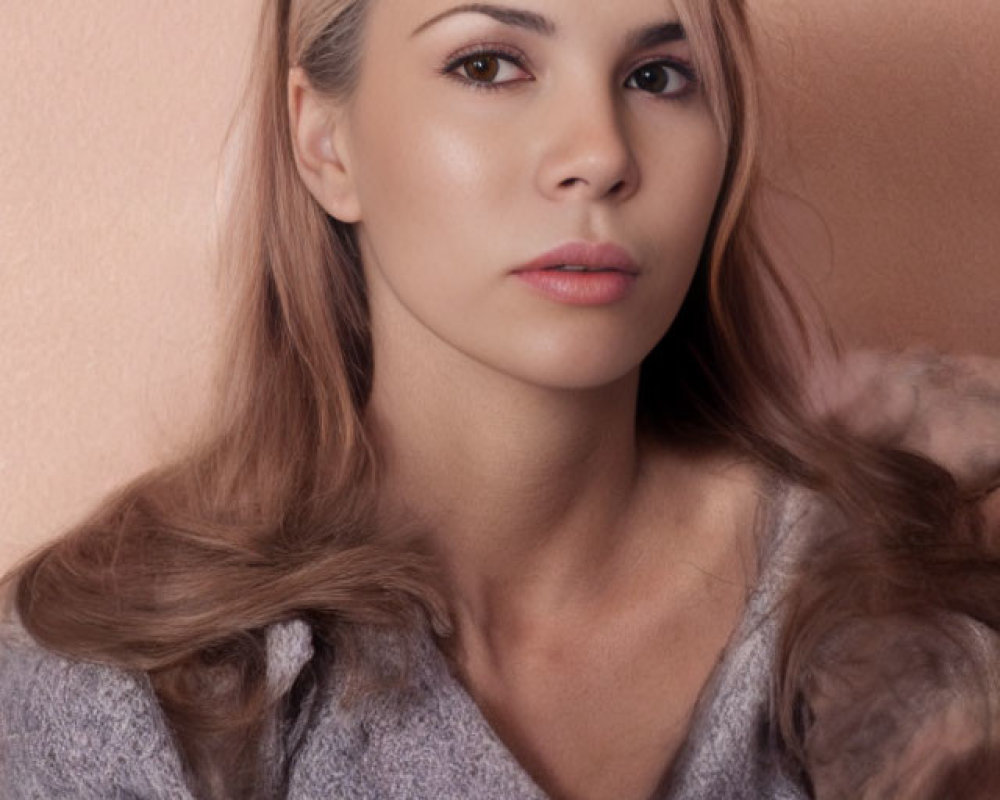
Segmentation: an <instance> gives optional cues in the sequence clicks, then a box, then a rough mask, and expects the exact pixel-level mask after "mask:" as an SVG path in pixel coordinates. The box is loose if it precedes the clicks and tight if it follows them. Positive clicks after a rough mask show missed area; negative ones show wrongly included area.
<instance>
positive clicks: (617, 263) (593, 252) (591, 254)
mask: <svg viewBox="0 0 1000 800" xmlns="http://www.w3.org/2000/svg"><path fill="white" fill-rule="evenodd" d="M562 266H576V267H587V268H588V269H610V270H615V271H617V272H625V273H628V274H630V275H635V274H638V272H639V270H638V268H637V267H636V263H635V261H634V260H633V258H632V256H630V255H629V254H628V251H627V250H625V248H623V247H621V246H619V245H617V244H613V243H610V242H600V243H595V242H569V243H567V244H563V245H560V246H559V247H556V248H554V249H552V250H549V251H548V252H547V253H543V254H542V255H540V256H538V258H535V259H532V260H531V261H529V262H528V263H527V264H522V265H521V266H520V267H518V268H517V269H515V270H514V271H515V272H531V271H533V270H540V269H550V268H552V267H562Z"/></svg>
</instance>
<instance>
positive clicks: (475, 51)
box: [441, 44, 699, 100]
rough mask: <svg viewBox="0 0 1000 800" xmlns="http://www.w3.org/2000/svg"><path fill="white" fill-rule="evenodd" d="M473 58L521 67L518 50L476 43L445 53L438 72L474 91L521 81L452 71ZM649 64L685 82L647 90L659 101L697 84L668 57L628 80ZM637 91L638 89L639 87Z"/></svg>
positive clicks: (687, 69) (689, 72) (692, 72)
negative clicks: (674, 88)
mask: <svg viewBox="0 0 1000 800" xmlns="http://www.w3.org/2000/svg"><path fill="white" fill-rule="evenodd" d="M477 57H478V58H483V57H490V58H497V59H500V60H502V61H507V62H509V63H511V64H513V65H514V66H515V67H517V68H518V69H522V70H523V69H525V66H524V61H525V59H524V57H523V55H522V54H521V53H519V52H517V51H515V50H512V49H509V48H507V47H505V46H504V45H493V44H479V45H475V46H473V47H471V48H468V49H466V50H463V51H460V52H458V53H455V54H453V55H451V56H449V57H448V59H447V60H446V61H445V63H444V65H443V66H442V67H441V73H442V74H443V75H446V76H447V77H449V78H451V79H452V80H455V81H458V83H460V84H462V85H463V86H466V87H468V88H470V89H473V90H475V91H485V92H498V91H500V90H502V89H505V88H507V86H508V85H509V84H512V83H522V81H505V82H503V83H489V82H486V81H476V80H472V79H471V78H467V77H463V76H462V75H460V74H458V72H456V70H458V68H459V67H461V66H462V65H463V64H465V63H466V62H469V61H472V60H474V59H475V58H477ZM653 66H663V67H666V68H668V69H671V70H673V71H674V72H676V73H678V74H679V75H680V76H681V77H682V78H684V80H685V81H687V86H685V87H684V88H683V89H681V90H680V91H679V92H676V93H672V94H658V93H656V92H647V94H651V95H652V96H653V97H657V98H660V99H662V100H680V99H683V98H684V97H687V96H688V95H689V94H691V93H692V92H693V91H694V90H695V89H696V88H697V86H698V82H699V81H698V74H697V72H695V70H694V68H693V67H692V66H691V65H690V64H688V63H687V62H685V61H681V60H678V59H672V58H659V59H654V60H652V61H647V62H646V63H644V64H639V65H638V66H637V67H635V68H634V69H633V70H632V71H631V72H630V73H629V80H631V79H632V76H634V75H635V74H636V73H637V72H638V71H639V70H641V69H644V68H646V67H653ZM637 91H642V90H641V89H639V90H637Z"/></svg>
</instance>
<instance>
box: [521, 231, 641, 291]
mask: <svg viewBox="0 0 1000 800" xmlns="http://www.w3.org/2000/svg"><path fill="white" fill-rule="evenodd" d="M565 265H572V266H576V267H585V268H587V270H590V271H588V272H568V271H564V270H557V269H554V268H555V267H560V266H565ZM514 274H515V275H517V277H518V278H520V279H521V280H523V281H524V282H525V283H527V284H529V285H531V286H532V287H534V288H535V289H537V290H538V291H539V292H541V293H542V294H544V295H546V296H547V297H549V298H550V299H552V300H555V301H557V302H559V303H564V304H566V305H577V306H600V305H609V304H611V303H615V302H618V301H619V300H622V299H623V298H625V297H626V296H627V295H628V293H629V291H630V290H631V289H632V287H633V285H634V284H635V282H636V278H637V276H638V274H639V270H638V268H637V267H636V265H635V262H634V261H633V260H632V257H631V256H630V255H629V254H628V253H627V252H626V251H625V250H624V249H623V248H621V247H619V246H618V245H615V244H590V243H589V242H571V243H570V244H566V245H563V246H561V247H557V248H555V249H554V250H550V251H549V252H547V253H544V254H543V255H541V256H539V257H538V258H536V259H534V260H533V261H530V262H528V263H527V264H525V265H523V266H521V267H518V268H517V269H516V270H514Z"/></svg>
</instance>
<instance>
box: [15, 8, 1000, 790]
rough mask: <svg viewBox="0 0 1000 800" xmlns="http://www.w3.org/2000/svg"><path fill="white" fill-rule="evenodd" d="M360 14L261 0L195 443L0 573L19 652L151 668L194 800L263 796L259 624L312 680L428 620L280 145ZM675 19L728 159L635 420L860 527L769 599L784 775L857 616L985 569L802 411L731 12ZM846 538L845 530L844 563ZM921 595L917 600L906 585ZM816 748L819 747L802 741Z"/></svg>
mask: <svg viewBox="0 0 1000 800" xmlns="http://www.w3.org/2000/svg"><path fill="white" fill-rule="evenodd" d="M367 5H368V3H367V2H365V1H364V0H265V3H264V9H263V13H262V17H261V22H260V28H259V34H258V44H257V50H256V57H255V61H254V67H253V73H252V80H251V84H250V88H249V91H248V94H247V100H246V103H245V108H244V111H243V128H242V130H243V131H244V132H245V134H246V141H245V143H244V144H245V150H244V151H241V157H240V158H241V162H240V169H239V175H238V181H237V184H236V186H235V188H234V191H233V207H232V209H231V213H230V216H229V225H228V237H229V239H228V241H229V246H228V248H227V250H226V254H225V262H226V265H227V269H228V272H229V274H230V276H231V277H232V279H233V280H234V281H235V282H236V284H237V287H238V289H237V291H236V297H237V298H238V299H237V305H236V311H235V314H234V324H233V328H232V332H231V335H230V339H229V344H228V350H229V354H230V357H229V359H228V361H227V364H228V366H227V368H226V369H225V371H224V372H223V374H222V375H221V376H220V381H219V388H218V396H217V398H216V402H215V406H214V408H215V414H214V416H213V418H212V421H211V425H210V426H209V429H208V430H207V431H206V432H205V434H204V436H203V437H202V438H201V442H202V444H200V445H199V446H198V447H196V448H195V449H194V450H193V451H192V452H191V453H189V454H188V455H187V456H186V457H184V458H183V459H180V460H178V461H176V462H174V463H172V464H169V465H167V466H165V467H162V468H160V469H157V470H155V471H153V472H151V473H149V474H147V475H144V476H142V477H141V478H139V479H138V480H136V481H135V482H134V483H132V484H131V485H129V486H127V487H125V488H124V489H122V490H121V491H120V492H119V493H117V494H116V495H115V496H113V497H111V498H109V499H108V500H107V501H106V502H105V503H104V504H103V505H102V506H101V507H100V508H99V509H98V510H97V511H96V512H95V513H94V514H93V515H92V516H91V517H90V518H89V519H87V520H86V521H85V522H83V523H82V524H80V525H79V526H77V527H76V528H75V529H74V530H72V531H71V532H69V533H68V534H67V535H65V536H63V537H62V538H60V539H59V540H58V541H56V542H54V543H53V544H50V545H48V546H47V547H45V548H44V549H43V550H41V551H40V552H39V553H37V554H36V555H34V556H33V557H32V558H31V559H30V560H28V561H27V562H26V563H25V564H24V565H23V566H22V567H20V568H19V569H18V570H17V571H16V572H15V573H13V579H14V580H15V607H16V610H17V612H18V614H19V616H20V619H21V621H22V622H23V624H24V626H25V627H26V629H27V630H28V631H29V632H30V633H31V634H32V635H33V636H34V637H35V638H36V639H37V640H38V641H40V642H41V643H43V644H44V645H46V646H48V647H50V648H52V649H54V650H57V651H60V652H63V653H66V654H68V655H70V656H72V657H75V658H82V659H89V660H95V661H101V662H106V663H110V664H114V665H116V666H119V667H122V668H125V669H128V670H133V671H139V672H142V673H146V674H147V675H148V676H149V678H150V680H151V682H152V686H153V688H154V690H155V693H156V696H157V698H158V701H159V703H160V704H161V706H162V708H163V709H164V712H165V714H166V716H167V718H168V720H169V722H170V726H171V729H172V730H173V732H174V735H175V738H176V741H177V743H178V747H179V750H180V752H181V754H182V756H183V760H184V763H185V766H186V769H187V771H188V774H189V780H190V783H191V786H192V789H193V790H194V791H195V792H196V793H197V794H198V795H199V796H204V797H206V798H229V797H240V798H246V797H254V796H258V795H259V794H262V793H263V791H264V790H262V789H260V786H261V782H260V778H261V775H260V772H259V770H260V766H259V758H258V756H259V747H260V742H261V738H262V735H263V731H264V730H265V727H266V726H267V724H268V723H269V720H271V719H273V718H274V716H275V715H278V714H283V713H294V704H295V700H294V699H293V697H292V696H280V697H276V696H272V694H271V693H270V692H269V690H268V684H267V681H266V650H265V632H266V630H267V628H268V626H270V625H273V624H274V623H276V622H281V621H284V620H289V619H292V618H304V619H305V620H307V621H308V622H309V623H310V624H311V626H312V629H313V631H314V645H315V649H316V656H315V658H314V662H315V663H314V667H315V669H314V673H315V674H316V675H317V676H319V677H318V678H317V680H319V679H321V678H322V676H323V675H325V674H328V672H329V668H330V665H331V664H332V660H333V658H334V654H336V657H337V658H338V659H341V658H345V657H348V658H349V657H350V654H351V653H352V652H355V651H356V649H357V648H356V647H355V642H356V636H357V630H358V626H360V625H378V626H387V627H393V628H396V629H400V630H410V629H413V628H415V627H418V626H421V625H426V624H427V623H428V622H429V623H430V624H431V625H432V626H433V627H434V629H435V630H436V631H437V632H438V633H439V634H441V635H445V634H447V632H448V625H449V622H448V614H447V608H446V604H445V603H444V601H443V599H442V597H441V595H440V593H439V592H438V591H437V590H436V588H435V586H436V582H435V579H434V577H435V576H434V573H433V567H432V565H431V564H430V562H429V560H428V558H427V557H426V556H425V555H424V554H423V553H422V552H421V550H420V547H419V544H418V543H417V542H409V543H406V544H402V545H400V544H391V543H390V542H396V541H397V540H398V537H395V536H393V537H390V536H387V535H386V533H387V532H384V531H381V530H379V528H378V526H377V524H376V507H377V499H378V491H379V489H378V486H379V480H378V478H379V475H378V472H379V470H378V457H377V453H376V452H375V449H374V447H373V444H372V442H371V440H370V438H369V434H368V432H367V431H366V429H365V425H364V410H365V405H366V402H367V398H368V395H369V392H370V388H371V385H370V382H371V373H372V347H371V341H370V333H369V324H368V310H367V305H366V298H365V286H364V281H363V278H362V272H361V269H360V263H359V255H358V251H357V247H356V243H355V240H354V235H353V231H352V230H351V228H350V226H347V225H344V224H342V223H340V222H338V221H336V220H334V219H332V218H331V217H329V216H327V215H326V214H325V213H324V211H323V210H322V209H321V208H320V206H319V205H318V204H317V203H316V201H315V200H314V199H313V198H312V196H311V195H310V194H309V192H308V191H307V190H306V188H305V187H304V185H303V183H302V181H301V180H300V178H299V176H298V174H297V172H296V169H295V163H294V159H293V153H292V142H291V133H290V128H289V121H288V111H287V108H288V103H287V100H288V98H287V76H288V72H289V69H290V68H292V67H294V66H299V67H301V68H302V69H303V70H304V71H305V73H306V75H307V76H308V78H309V80H310V81H311V83H312V85H313V86H314V87H315V88H316V89H317V90H319V91H320V92H322V93H325V94H328V95H329V96H331V97H344V96H347V95H349V94H350V93H351V92H352V91H353V89H354V87H355V85H356V82H357V77H358V71H359V68H360V63H361V54H362V47H363V39H364V36H363V34H364V26H365V17H366V9H367ZM677 7H678V10H679V13H680V15H681V18H682V22H683V24H684V26H685V28H686V30H687V31H688V34H689V37H690V39H691V41H692V44H693V47H694V49H695V53H696V56H697V58H698V60H699V67H700V71H701V72H702V74H703V75H704V78H705V81H704V82H705V85H706V87H707V91H708V93H709V100H710V103H711V106H712V108H713V110H714V112H715V116H716V118H717V120H718V124H719V126H720V129H721V130H722V131H723V132H724V134H725V136H726V141H727V142H728V162H727V168H726V173H725V178H724V182H723V186H722V190H721V193H720V196H719V199H718V203H717V208H716V211H715V214H714V216H713V219H712V222H711V226H710V229H709V231H708V233H707V237H706V243H705V247H704V252H703V255H702V259H701V263H700V265H699V268H698V270H697V273H696V277H695V280H694V283H693V285H692V287H691V290H690V292H689V294H688V296H687V298H686V300H685V302H684V304H683V307H682V308H681V310H680V312H679V314H678V316H677V318H676V320H675V321H674V323H673V325H672V326H671V328H670V330H669V332H668V333H667V334H666V336H665V337H664V339H663V340H662V341H661V342H660V343H659V344H658V345H657V346H656V348H655V349H654V350H653V352H652V353H650V355H649V356H648V357H647V359H646V360H645V362H644V363H643V366H642V372H641V379H640V390H639V403H638V409H637V414H638V422H639V424H640V425H642V426H643V428H644V430H646V431H648V432H649V433H650V435H657V436H665V437H680V438H684V439H686V440H689V441H700V442H714V443H722V444H725V445H726V446H729V447H731V448H733V449H735V450H737V451H739V452H741V453H743V454H745V455H747V456H749V457H751V458H753V459H755V460H756V461H758V462H760V463H762V464H765V465H767V466H768V467H769V468H770V469H772V470H773V471H775V472H776V473H778V474H779V475H781V476H783V477H784V478H786V479H788V480H791V481H794V482H796V483H801V484H804V485H806V486H808V487H810V488H812V489H814V490H816V491H818V492H820V493H822V494H823V495H824V496H825V497H828V498H830V500H831V503H832V504H833V505H834V506H835V507H836V508H837V509H839V510H840V511H841V512H842V514H843V515H844V518H845V519H847V520H850V521H851V525H850V526H849V527H850V528H851V530H852V531H854V532H855V533H854V534H852V536H850V537H842V538H841V539H840V540H839V541H840V544H835V545H830V546H828V547H826V548H825V549H822V550H820V551H818V552H817V553H816V554H815V557H813V558H811V559H810V560H809V567H808V572H807V574H806V575H804V576H803V577H802V578H801V579H800V580H799V581H798V582H797V584H796V587H795V588H793V590H792V592H791V594H790V597H789V601H788V609H789V610H788V615H787V618H788V621H787V623H786V625H785V627H784V631H783V636H782V645H781V652H780V663H779V665H778V676H779V677H778V681H777V685H776V709H777V712H776V719H777V721H778V723H779V725H780V729H781V731H782V734H783V737H782V741H783V742H784V744H785V748H786V750H787V752H788V753H789V757H790V761H791V764H792V768H793V769H798V770H801V771H803V772H804V773H805V772H808V771H809V769H810V768H811V765H812V764H815V763H817V760H819V761H822V759H823V758H824V757H825V756H824V753H827V752H835V751H836V748H837V746H838V745H837V741H836V738H835V737H832V739H831V737H829V736H828V737H826V739H823V738H822V737H817V736H816V735H815V734H814V733H813V734H808V731H810V730H811V728H809V724H807V723H809V722H810V720H811V717H810V714H809V710H808V697H809V687H810V686H811V685H812V683H811V681H812V682H814V681H815V676H816V675H818V674H821V673H822V672H823V670H824V669H825V668H826V665H828V663H832V662H830V659H829V658H827V657H826V655H825V654H826V653H827V652H828V650H829V647H828V644H829V642H830V641H831V640H832V638H834V637H835V636H836V635H838V633H839V632H842V631H843V630H845V627H849V624H850V623H851V622H852V621H855V620H857V619H863V618H875V617H877V618H882V617H885V616H886V615H890V614H894V613H899V612H902V611H905V612H906V613H909V614H916V615H917V616H919V615H920V614H924V616H928V615H929V614H930V612H931V611H933V612H934V613H938V612H940V611H945V612H948V611H960V612H961V613H963V614H967V615H969V616H971V617H972V618H974V619H976V620H980V621H982V622H983V623H985V624H986V625H988V626H990V627H991V628H992V629H993V630H997V629H1000V608H998V601H997V598H998V597H1000V578H998V576H1000V563H998V560H997V557H996V554H995V553H990V552H989V551H988V549H987V548H986V546H985V543H984V540H983V527H982V523H981V520H979V519H978V518H977V517H976V515H975V513H973V511H972V510H971V509H972V506H971V499H970V498H971V496H972V494H973V493H974V492H973V489H972V488H970V487H962V488H960V487H959V486H958V484H957V483H956V482H955V480H954V479H953V478H951V476H950V475H949V474H948V473H947V472H945V471H944V470H943V469H941V468H940V467H937V466H935V465H934V464H932V463H930V462H929V461H926V460H925V459H922V458H920V457H918V456H916V455H912V454H909V453H905V452H902V451H899V450H896V449H893V448H892V447H891V446H890V445H889V444H887V443H877V442H875V443H873V442H864V441H861V440H859V439H857V438H855V437H853V436H851V435H849V434H847V433H846V431H844V430H842V429H841V428H838V427H837V426H836V425H835V424H833V423H831V422H828V421H823V420H818V419H816V418H814V416H813V415H811V414H810V413H809V411H808V409H807V407H806V404H805V402H804V400H803V392H802V389H801V387H802V375H801V364H802V362H803V356H806V357H808V354H809V352H810V344H809V337H808V336H807V326H806V324H805V322H804V320H803V318H802V315H801V314H800V312H799V311H798V310H797V306H796V304H795V302H794V301H793V299H792V297H791V295H790V293H789V292H788V290H787V289H786V288H785V285H784V283H783V282H782V280H781V277H780V275H779V274H778V272H777V270H776V269H775V266H774V264H773V263H772V261H771V259H770V258H769V257H768V255H767V251H766V248H765V247H764V244H763V241H762V238H761V235H760V233H759V230H760V227H759V220H758V219H757V218H756V214H757V209H758V204H757V202H756V200H755V198H756V196H757V194H758V192H759V187H760V177H759V174H758V161H759V158H758V150H759V143H760V133H759V127H760V126H759V120H760V110H759V102H758V99H757V91H756V86H755V66H754V65H755V61H754V55H753V51H752V47H751V36H750V25H749V22H748V19H747V15H746V11H745V8H744V3H743V0H713V1H712V2H707V0H706V1H704V2H703V1H702V0H685V2H680V1H679V0H678V2H677ZM843 542H851V543H852V544H853V545H857V544H858V542H862V543H863V544H862V545H860V546H861V547H862V552H864V553H865V554H866V558H868V561H866V562H865V564H866V566H865V567H864V569H860V571H859V567H858V564H857V563H856V562H857V555H856V553H857V552H859V551H858V550H857V548H856V547H853V546H852V547H845V546H843ZM970 581H971V582H972V583H970ZM928 582H932V583H933V586H934V587H935V589H934V591H933V593H932V594H931V595H927V596H924V595H922V594H919V592H918V589H921V588H922V587H926V586H928V585H929V584H928ZM973 583H974V585H973ZM848 586H849V587H850V588H851V590H852V594H851V597H850V599H849V601H847V602H844V600H843V596H842V593H843V591H844V589H845V588H846V587H848ZM859 587H860V589H859ZM925 612H926V613H925ZM824 659H826V660H825V661H824ZM357 669H358V670H359V671H360V670H362V669H363V665H362V664H361V663H360V662H359V663H358V665H357ZM993 691H994V694H995V691H996V690H995V687H994V689H993ZM803 720H805V722H804V721H803ZM810 736H811V738H809V737H810ZM827 740H830V741H827ZM817 741H823V742H824V747H826V748H827V749H826V750H823V748H820V751H819V752H817V748H816V746H815V743H816V742H817ZM808 742H812V743H813V746H812V748H811V749H810V747H809V746H807V745H808Z"/></svg>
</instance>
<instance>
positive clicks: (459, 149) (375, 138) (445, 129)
mask: <svg viewBox="0 0 1000 800" xmlns="http://www.w3.org/2000/svg"><path fill="white" fill-rule="evenodd" d="M357 134H358V137H357V138H358V143H359V144H358V147H357V148H356V150H357V153H358V156H359V158H358V159H357V161H358V164H359V165H360V167H361V170H362V171H361V172H359V174H358V191H359V199H360V202H361V207H362V215H363V218H364V220H365V225H366V227H368V228H369V230H370V231H371V233H372V235H373V236H375V237H376V238H377V239H378V240H379V241H385V242H386V244H387V245H391V244H392V242H393V241H396V242H398V244H399V246H400V248H401V249H403V248H405V253H406V255H407V256H408V257H410V258H412V257H413V256H415V255H417V254H418V253H419V252H420V251H422V250H424V249H427V248H429V249H431V250H437V249H438V248H441V247H443V246H444V245H445V243H446V242H447V241H452V242H454V241H456V237H458V241H461V240H462V239H463V238H464V237H468V238H470V239H474V238H475V236H476V230H475V227H476V226H477V225H478V227H479V229H480V231H481V230H482V225H483V224H484V223H486V222H487V221H488V219H489V214H490V211H489V209H491V208H493V209H495V208H496V204H497V202H498V201H499V200H500V198H502V197H503V196H504V195H505V194H506V193H507V192H508V190H509V182H510V181H511V174H512V171H513V170H512V169H511V166H512V165H511V164H510V163H509V162H510V161H511V158H512V154H510V153H509V152H508V150H509V148H506V149H505V148H503V147H501V146H499V143H498V142H497V141H495V139H496V134H495V133H494V132H491V130H490V129H489V128H488V127H486V126H479V125H477V124H476V121H475V120H470V119H462V118H457V115H456V114H455V113H454V112H453V111H452V112H451V113H448V112H447V110H446V109H436V108H434V107H433V103H432V102H430V101H429V100H426V98H421V97H420V96H419V95H415V94H409V95H408V96H407V97H405V98H403V97H400V96H399V95H398V94H395V93H394V94H393V95H392V96H390V97H384V98H378V97H376V98H374V99H373V101H372V102H371V103H369V106H368V108H366V109H361V113H360V114H359V124H358V125H357ZM429 231H437V232H440V234H441V235H433V236H428V232H429ZM446 232H447V235H445V234H446ZM387 237H388V238H387ZM413 248H416V251H415V250H414V249H413ZM386 255H388V253H387V254H386Z"/></svg>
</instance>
